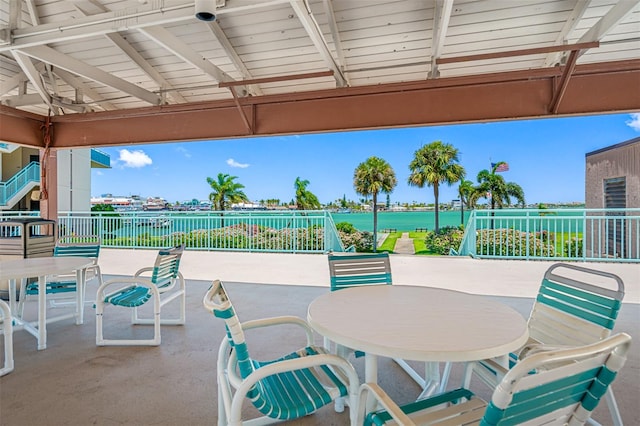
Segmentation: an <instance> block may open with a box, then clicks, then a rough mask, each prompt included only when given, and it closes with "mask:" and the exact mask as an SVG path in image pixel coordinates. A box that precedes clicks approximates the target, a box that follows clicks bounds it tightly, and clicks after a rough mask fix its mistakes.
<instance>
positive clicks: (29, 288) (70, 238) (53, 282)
mask: <svg viewBox="0 0 640 426" xmlns="http://www.w3.org/2000/svg"><path fill="white" fill-rule="evenodd" d="M100 243H101V241H100V236H98V235H65V236H62V237H59V238H58V240H57V241H56V245H55V247H54V249H53V256H54V257H70V256H74V257H90V258H92V259H93V265H92V266H90V267H88V268H87V269H86V270H85V280H84V287H82V288H80V289H79V290H80V294H79V295H76V292H77V291H78V286H77V283H76V279H77V277H76V274H75V273H73V274H65V275H53V276H50V277H47V282H46V293H47V295H57V296H58V297H55V296H54V297H47V299H48V300H49V304H50V305H51V307H66V306H71V305H73V306H75V305H76V302H75V301H71V300H69V299H71V298H75V297H76V296H79V297H80V300H81V301H82V303H84V296H85V294H86V286H87V283H88V282H89V281H93V280H96V281H97V283H98V285H101V284H102V274H101V272H100V266H99V265H98V257H99V256H100ZM37 297H38V282H37V281H34V282H30V283H27V284H26V285H25V286H21V288H20V299H19V302H18V312H19V313H20V317H22V314H23V312H24V304H25V302H27V301H28V300H29V299H35V300H37ZM65 300H66V301H65ZM80 313H81V315H83V313H84V309H81V312H80ZM81 321H82V320H81Z"/></svg>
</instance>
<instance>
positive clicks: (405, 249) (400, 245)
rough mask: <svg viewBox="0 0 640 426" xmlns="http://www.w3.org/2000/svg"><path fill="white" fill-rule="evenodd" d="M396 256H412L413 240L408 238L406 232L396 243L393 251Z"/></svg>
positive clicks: (413, 250) (413, 251)
mask: <svg viewBox="0 0 640 426" xmlns="http://www.w3.org/2000/svg"><path fill="white" fill-rule="evenodd" d="M393 251H394V253H397V254H414V253H415V248H414V246H413V239H411V238H409V233H408V232H403V233H402V237H400V238H398V240H397V241H396V247H395V248H394V249H393Z"/></svg>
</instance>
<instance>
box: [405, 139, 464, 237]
mask: <svg viewBox="0 0 640 426" xmlns="http://www.w3.org/2000/svg"><path fill="white" fill-rule="evenodd" d="M413 157H414V158H413V160H411V163H410V164H409V170H410V171H411V174H410V175H409V179H408V181H409V185H411V186H417V187H418V188H423V187H424V186H425V185H427V186H432V187H433V196H434V198H435V207H436V210H435V215H436V217H435V219H436V221H435V228H436V229H435V231H436V232H438V230H439V229H440V226H439V225H440V222H439V220H440V219H439V216H440V205H439V201H438V198H439V196H440V184H443V183H446V184H447V185H448V186H451V185H453V184H454V183H456V182H459V181H460V180H462V179H464V177H465V176H466V171H465V170H464V167H462V165H460V164H459V163H458V161H459V160H458V149H457V148H454V146H453V145H451V144H448V143H443V142H442V141H434V142H431V143H430V144H428V145H424V146H423V147H422V148H420V149H418V150H417V151H416V152H415V153H414V155H413Z"/></svg>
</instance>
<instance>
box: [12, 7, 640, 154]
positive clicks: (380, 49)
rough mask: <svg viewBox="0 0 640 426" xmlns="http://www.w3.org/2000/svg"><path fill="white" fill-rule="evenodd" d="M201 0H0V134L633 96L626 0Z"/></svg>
mask: <svg viewBox="0 0 640 426" xmlns="http://www.w3.org/2000/svg"><path fill="white" fill-rule="evenodd" d="M202 1H205V0H202ZM205 3H206V1H205ZM208 4H209V6H208V8H209V9H210V10H211V12H212V13H213V14H215V17H216V19H215V20H214V21H210V22H204V21H201V20H199V19H197V18H196V17H195V16H194V15H195V8H194V2H193V1H185V0H75V1H71V0H0V28H1V29H0V103H1V104H2V106H0V140H3V141H6V142H15V143H21V144H26V145H32V146H43V145H44V142H43V138H42V132H41V131H40V126H41V125H42V123H43V122H44V121H45V120H46V119H47V117H48V116H50V118H49V119H48V120H49V121H50V122H51V123H53V128H54V129H55V131H54V133H53V137H52V139H51V146H53V147H59V148H66V147H74V146H107V145H122V144H136V143H150V142H166V141H178V140H203V139H220V138H232V137H241V136H251V135H254V136H260V135H270V134H291V133H308V132H323V131H340V130H352V129H365V128H367V129H370V128H384V127H398V126H416V125H430V124H445V123H461V122H473V121H494V120H509V119H518V118H532V117H548V116H555V115H557V116H560V115H579V114H599V113H609V112H624V111H638V110H640V1H639V0H619V1H616V0H560V1H550V0H519V1H513V0H486V1H469V0H397V1H394V0H385V1H382V0H263V1H259V0H208Z"/></svg>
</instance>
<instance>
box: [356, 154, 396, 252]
mask: <svg viewBox="0 0 640 426" xmlns="http://www.w3.org/2000/svg"><path fill="white" fill-rule="evenodd" d="M397 184H398V180H397V179H396V174H395V172H394V171H393V168H391V166H390V165H389V163H387V162H386V161H385V160H383V159H382V158H378V157H369V158H367V160H366V161H364V162H363V163H360V164H358V167H356V170H355V172H354V173H353V187H354V189H355V191H356V193H358V194H360V195H364V196H365V197H368V196H369V195H371V197H372V198H373V251H374V253H375V252H376V250H377V239H378V232H377V231H378V194H379V193H380V192H384V193H385V194H389V193H390V192H391V191H393V188H395V187H396V185H397Z"/></svg>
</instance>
